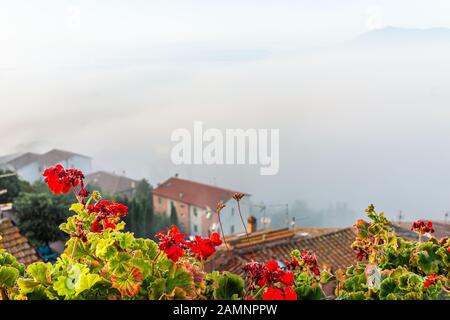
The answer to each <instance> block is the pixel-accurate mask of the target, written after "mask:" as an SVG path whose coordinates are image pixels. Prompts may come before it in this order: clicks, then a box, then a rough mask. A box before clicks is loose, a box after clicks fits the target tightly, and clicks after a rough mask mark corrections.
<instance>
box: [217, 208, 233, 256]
mask: <svg viewBox="0 0 450 320" xmlns="http://www.w3.org/2000/svg"><path fill="white" fill-rule="evenodd" d="M217 216H218V217H219V225H220V231H221V232H222V238H223V243H225V247H227V250H230V247H228V243H227V242H226V241H225V233H224V232H223V226H222V221H221V220H220V212H218V213H217Z"/></svg>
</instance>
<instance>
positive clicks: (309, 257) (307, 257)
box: [301, 250, 320, 276]
mask: <svg viewBox="0 0 450 320" xmlns="http://www.w3.org/2000/svg"><path fill="white" fill-rule="evenodd" d="M301 260H302V262H303V264H304V265H305V266H306V267H307V268H308V269H309V270H311V271H312V272H313V273H314V274H315V275H316V276H318V275H320V270H319V265H318V264H317V258H316V255H315V254H314V253H312V252H311V251H309V250H303V251H302V253H301Z"/></svg>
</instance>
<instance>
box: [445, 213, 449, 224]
mask: <svg viewBox="0 0 450 320" xmlns="http://www.w3.org/2000/svg"><path fill="white" fill-rule="evenodd" d="M447 220H448V211H447V212H446V213H445V214H444V223H445V224H447Z"/></svg>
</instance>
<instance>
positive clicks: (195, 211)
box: [194, 208, 198, 217]
mask: <svg viewBox="0 0 450 320" xmlns="http://www.w3.org/2000/svg"><path fill="white" fill-rule="evenodd" d="M197 216H198V212H197V208H194V217H197Z"/></svg>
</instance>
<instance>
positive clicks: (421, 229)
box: [411, 220, 434, 235]
mask: <svg viewBox="0 0 450 320" xmlns="http://www.w3.org/2000/svg"><path fill="white" fill-rule="evenodd" d="M411 230H413V231H416V232H417V233H419V234H421V235H424V234H426V233H433V232H434V229H433V222H431V221H424V220H417V221H415V222H414V223H413V225H412V226H411Z"/></svg>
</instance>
